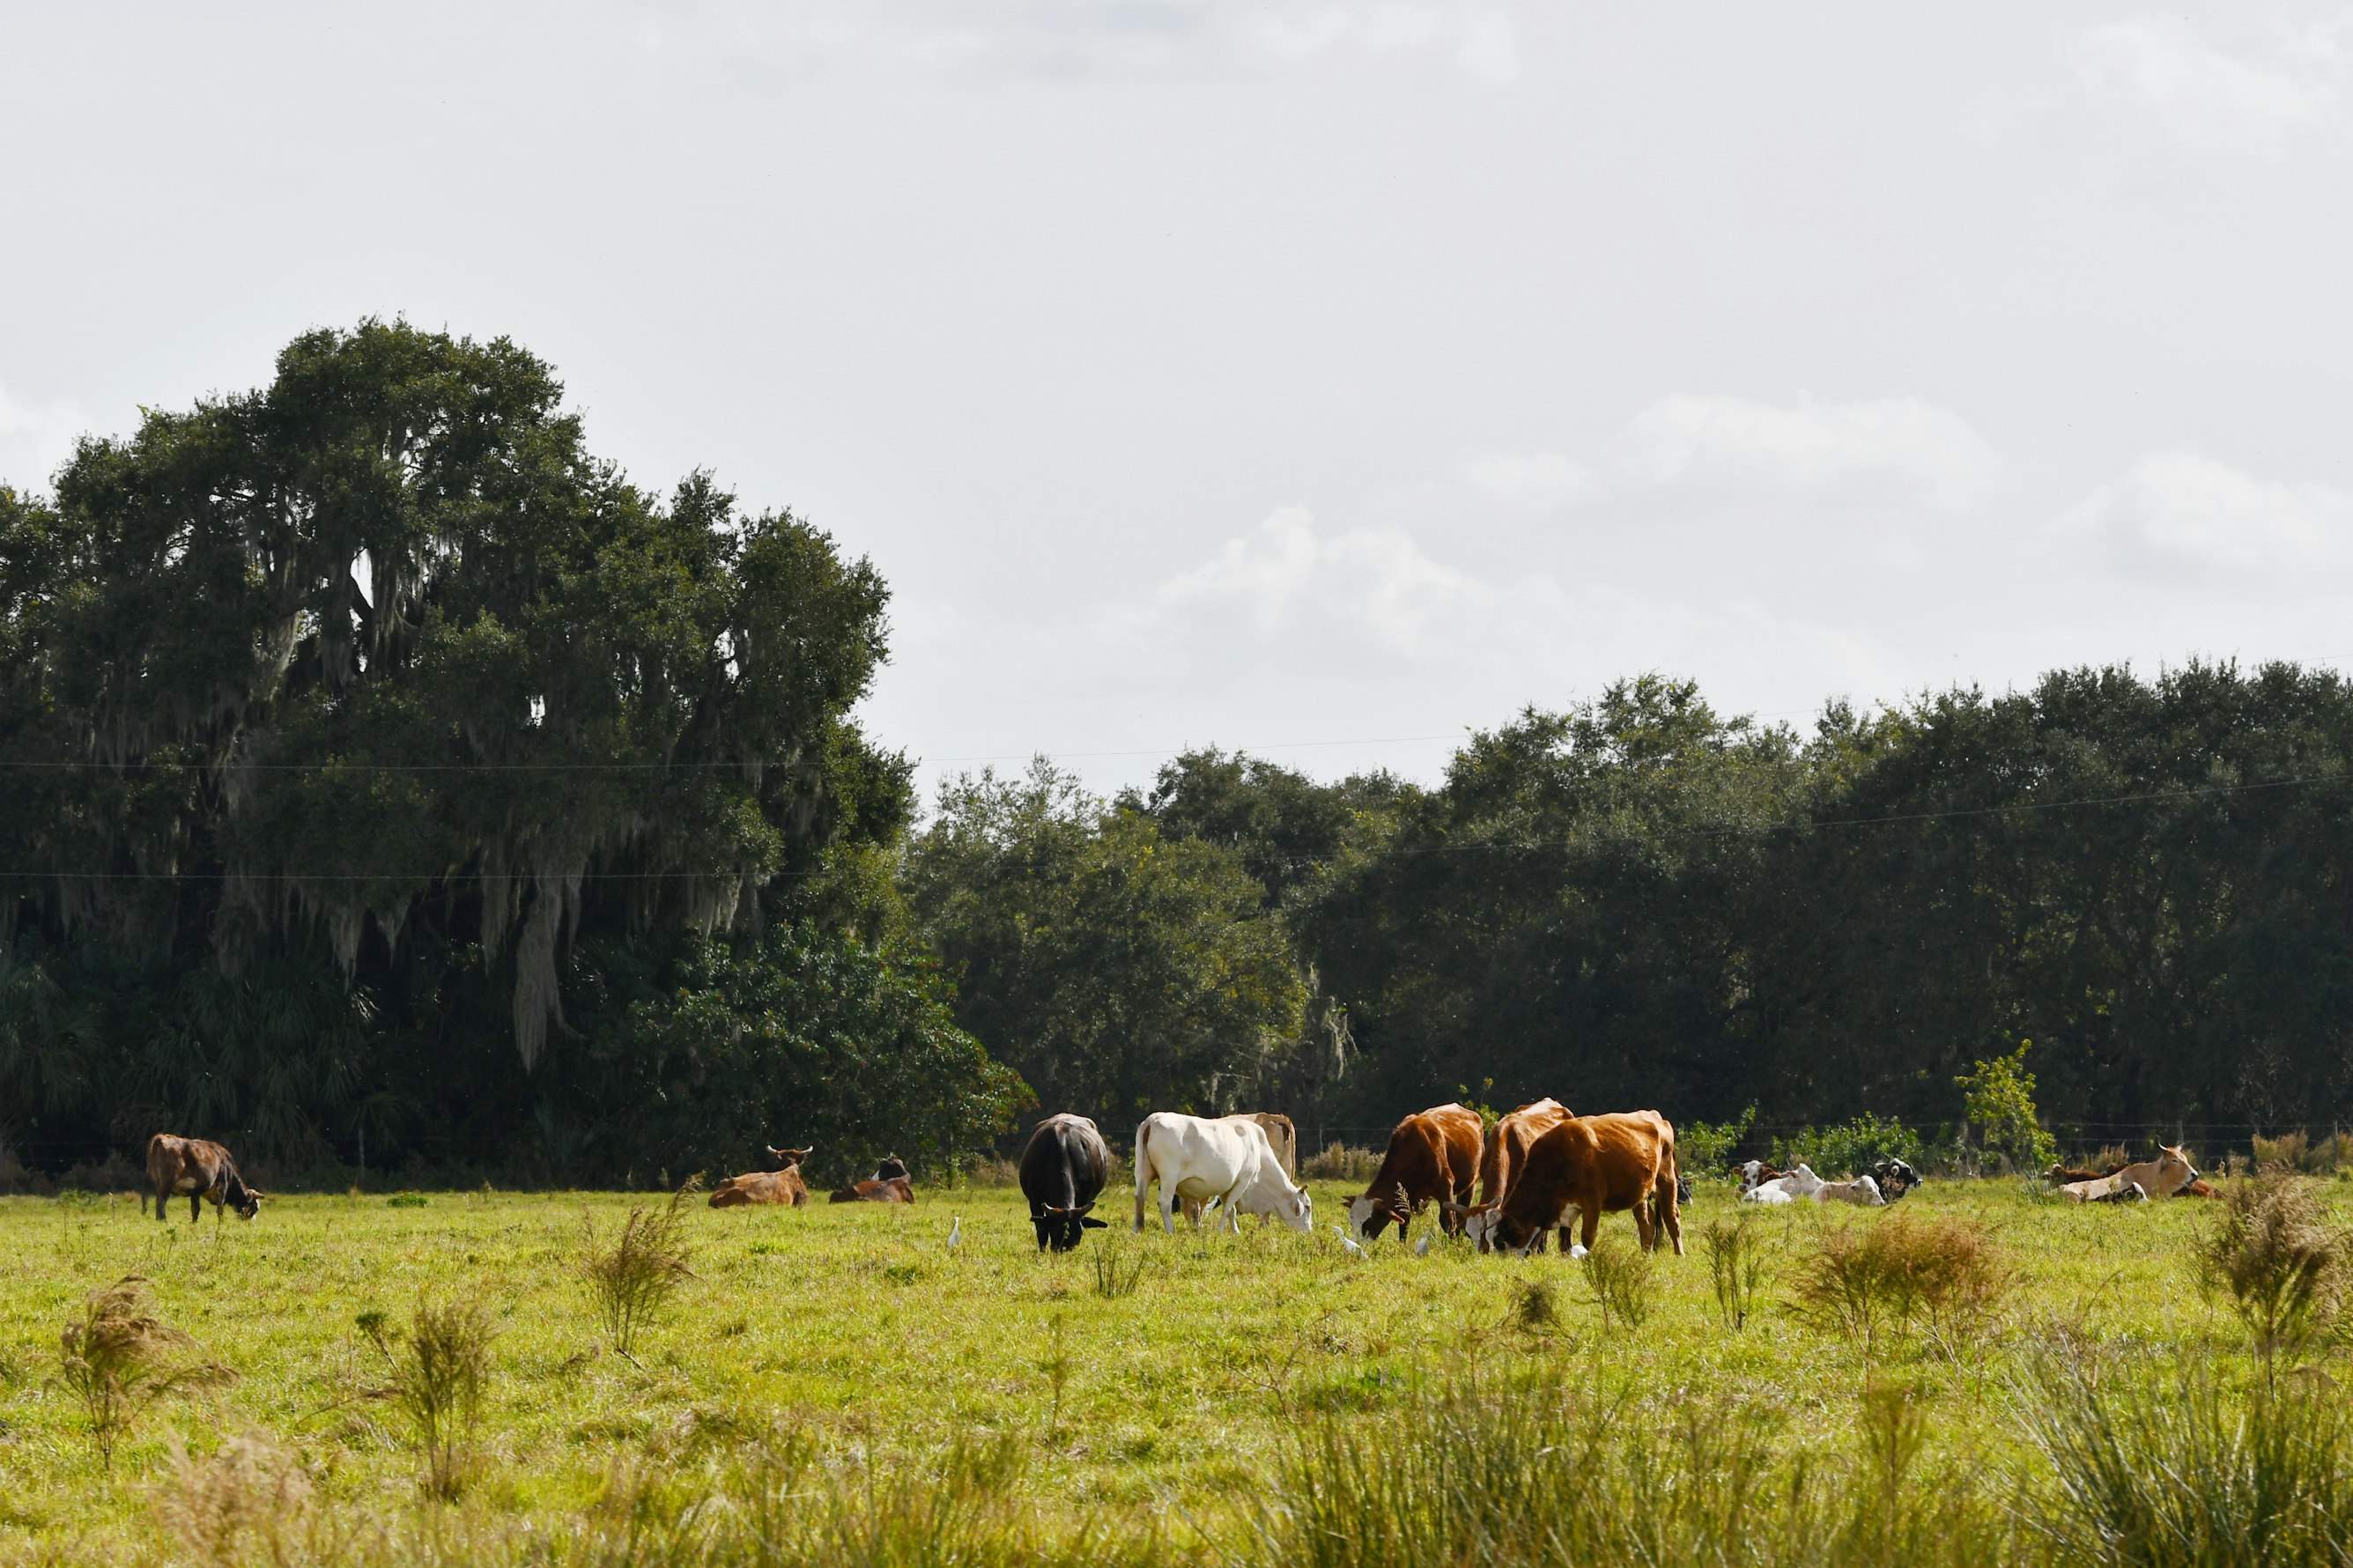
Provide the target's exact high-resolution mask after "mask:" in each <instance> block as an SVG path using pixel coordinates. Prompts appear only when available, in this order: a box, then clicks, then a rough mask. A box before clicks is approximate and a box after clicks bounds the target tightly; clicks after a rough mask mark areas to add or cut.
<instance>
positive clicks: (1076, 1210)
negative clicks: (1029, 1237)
mask: <svg viewBox="0 0 2353 1568" xmlns="http://www.w3.org/2000/svg"><path fill="white" fill-rule="evenodd" d="M1094 1206H1095V1205H1093V1204H1092V1202H1089V1203H1083V1204H1080V1205H1076V1206H1075V1207H1071V1208H1060V1207H1057V1206H1055V1205H1052V1204H1039V1205H1036V1207H1035V1208H1034V1209H1032V1211H1031V1212H1030V1215H1029V1225H1030V1228H1031V1229H1033V1230H1035V1231H1036V1232H1037V1233H1038V1246H1039V1249H1040V1250H1043V1249H1044V1248H1046V1247H1052V1248H1053V1249H1054V1250H1055V1251H1057V1252H1068V1251H1070V1250H1071V1248H1072V1247H1076V1246H1078V1244H1079V1241H1080V1238H1081V1237H1083V1236H1084V1235H1085V1234H1086V1233H1087V1232H1088V1231H1091V1230H1102V1229H1104V1228H1105V1226H1104V1225H1103V1221H1101V1220H1099V1219H1097V1218H1095V1217H1094V1216H1093V1215H1090V1214H1089V1213H1088V1212H1087V1211H1088V1210H1089V1209H1092V1208H1093V1207H1094Z"/></svg>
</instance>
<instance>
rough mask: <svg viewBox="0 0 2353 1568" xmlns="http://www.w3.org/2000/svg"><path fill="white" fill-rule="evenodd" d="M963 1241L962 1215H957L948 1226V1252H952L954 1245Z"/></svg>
mask: <svg viewBox="0 0 2353 1568" xmlns="http://www.w3.org/2000/svg"><path fill="white" fill-rule="evenodd" d="M963 1239H964V1215H956V1216H955V1220H954V1221H953V1222H951V1223H950V1224H949V1226H948V1250H949V1251H950V1252H954V1251H955V1249H956V1243H957V1242H959V1241H962V1240H963Z"/></svg>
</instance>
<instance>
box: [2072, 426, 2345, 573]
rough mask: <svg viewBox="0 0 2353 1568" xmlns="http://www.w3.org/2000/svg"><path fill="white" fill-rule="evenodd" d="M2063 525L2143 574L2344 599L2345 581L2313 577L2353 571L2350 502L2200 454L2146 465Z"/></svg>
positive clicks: (2340, 494) (2098, 492)
mask: <svg viewBox="0 0 2353 1568" xmlns="http://www.w3.org/2000/svg"><path fill="white" fill-rule="evenodd" d="M2062 521H2063V525H2064V526H2065V527H2067V528H2068V529H2070V530H2072V531H2075V532H2076V533H2078V534H2079V535H2081V536H2083V537H2086V538H2089V539H2092V540H2094V541H2095V542H2098V543H2100V544H2101V545H2103V546H2105V548H2107V549H2109V550H2111V551H2112V552H2116V554H2118V555H2121V556H2123V557H2124V558H2125V559H2126V560H2127V561H2128V562H2130V563H2134V564H2137V565H2139V566H2142V567H2144V568H2149V567H2155V568H2158V569H2160V570H2171V571H2177V572H2179V571H2187V572H2191V573H2199V574H2205V573H2229V574H2237V575H2243V576H2272V577H2276V578H2277V580H2278V581H2277V585H2278V586H2280V587H2282V588H2289V589H2305V590H2309V589H2314V588H2319V589H2324V590H2326V589H2336V590H2338V591H2342V590H2343V589H2344V588H2345V587H2347V586H2348V582H2347V580H2346V579H2345V578H2343V577H2341V576H2338V577H2334V578H2330V577H2327V576H2322V577H2319V578H2316V577H2315V576H2314V575H2313V574H2315V573H2316V572H2323V573H2325V572H2328V571H2332V570H2333V571H2336V572H2339V573H2341V572H2343V571H2344V570H2345V569H2346V568H2347V567H2348V566H2353V494H2348V493H2347V492H2346V491H2344V490H2339V489H2331V488H2329V487H2328V486H2326V485H2289V484H2280V483H2277V482H2274V481H2272V480H2268V479H2256V478H2254V477H2253V475H2250V474H2246V473H2242V472H2241V471H2240V470H2239V469H2237V468H2231V467H2229V466H2228V465H2227V464H2223V463H2218V462H2216V461H2214V459H2212V458H2205V457H2200V456H2199V455H2198V454H2196V453H2194V452H2158V453H2152V454H2150V455H2149V456H2147V457H2145V458H2141V460H2140V461H2139V462H2137V463H2136V464H2134V465H2133V467H2132V468H2131V469H2130V470H2128V471H2127V472H2126V473H2125V474H2124V475H2123V476H2122V477H2121V478H2119V479H2115V480H2113V481H2111V482H2110V483H2107V484H2105V485H2102V486H2101V487H2100V488H2099V489H2095V490H2094V491H2093V492H2092V493H2091V494H2090V495H2088V496H2086V497H2085V498H2084V500H2081V501H2079V502H2077V503H2076V504H2075V505H2074V506H2073V507H2072V508H2070V509H2069V510H2068V511H2067V513H2066V515H2065V517H2064V518H2063V520H2062Z"/></svg>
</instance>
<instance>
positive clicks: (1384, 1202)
mask: <svg viewBox="0 0 2353 1568" xmlns="http://www.w3.org/2000/svg"><path fill="white" fill-rule="evenodd" d="M1412 1217H1413V1214H1412V1211H1411V1210H1409V1209H1408V1208H1407V1207H1406V1203H1405V1189H1404V1188H1403V1187H1399V1188H1398V1190H1397V1191H1396V1192H1395V1193H1394V1194H1390V1195H1388V1196H1387V1197H1377V1196H1375V1195H1374V1194H1371V1193H1366V1194H1363V1195H1361V1196H1358V1197H1353V1198H1350V1199H1349V1200H1348V1228H1349V1229H1350V1230H1353V1231H1355V1232H1356V1236H1357V1238H1358V1239H1359V1240H1363V1241H1370V1240H1372V1239H1373V1238H1374V1237H1377V1236H1379V1235H1380V1234H1381V1227H1382V1226H1386V1225H1388V1224H1389V1223H1391V1222H1392V1221H1394V1222H1395V1223H1396V1224H1397V1226H1398V1228H1399V1229H1400V1230H1401V1229H1403V1228H1404V1227H1405V1223H1406V1221H1407V1220H1409V1219H1410V1218H1412Z"/></svg>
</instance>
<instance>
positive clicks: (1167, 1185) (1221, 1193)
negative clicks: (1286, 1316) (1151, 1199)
mask: <svg viewBox="0 0 2353 1568" xmlns="http://www.w3.org/2000/svg"><path fill="white" fill-rule="evenodd" d="M1155 1181H1157V1182H1158V1183H1159V1184H1160V1223H1161V1225H1162V1226H1163V1227H1165V1228H1166V1229H1167V1230H1170V1231H1174V1230H1175V1229H1176V1201H1177V1199H1179V1198H1187V1199H1189V1200H1191V1201H1193V1202H1195V1203H1208V1201H1209V1200H1210V1199H1212V1198H1215V1199H1218V1200H1219V1201H1220V1202H1221V1203H1222V1204H1223V1205H1224V1214H1225V1219H1224V1224H1225V1226H1226V1228H1227V1229H1229V1230H1233V1231H1239V1230H1240V1229H1241V1219H1242V1215H1246V1214H1271V1215H1274V1216H1275V1218H1277V1219H1279V1220H1281V1221H1282V1223H1283V1224H1285V1225H1287V1226H1290V1227H1291V1228H1292V1229H1293V1230H1297V1231H1309V1230H1313V1229H1314V1228H1315V1201H1314V1199H1313V1198H1311V1197H1309V1196H1308V1195H1307V1191H1306V1189H1305V1188H1303V1187H1301V1186H1299V1185H1298V1184H1296V1183H1294V1182H1293V1181H1292V1179H1291V1178H1290V1177H1289V1176H1286V1175H1284V1174H1283V1173H1282V1160H1281V1159H1279V1158H1278V1157H1277V1156H1276V1154H1275V1152H1274V1145H1273V1144H1272V1143H1271V1142H1268V1141H1267V1136H1266V1129H1265V1128H1263V1127H1261V1126H1260V1125H1258V1124H1257V1123H1256V1122H1254V1121H1244V1120H1242V1119H1240V1118H1238V1117H1229V1118H1224V1119H1221V1120H1219V1121H1209V1120H1208V1119H1207V1118H1204V1117H1199V1116H1179V1115H1177V1114H1176V1112H1175V1111H1171V1110H1155V1111H1154V1112H1153V1113H1152V1114H1151V1115H1149V1116H1147V1117H1145V1119H1144V1122H1143V1125H1141V1126H1139V1127H1138V1128H1136V1130H1135V1228H1136V1229H1138V1230H1142V1229H1143V1228H1144V1204H1145V1194H1147V1192H1148V1191H1149V1190H1150V1188H1151V1186H1152V1184H1153V1183H1154V1182H1155ZM1194 1223H1195V1224H1197V1225H1198V1224H1199V1223H1200V1222H1199V1221H1198V1220H1196V1221H1195V1222H1194Z"/></svg>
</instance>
